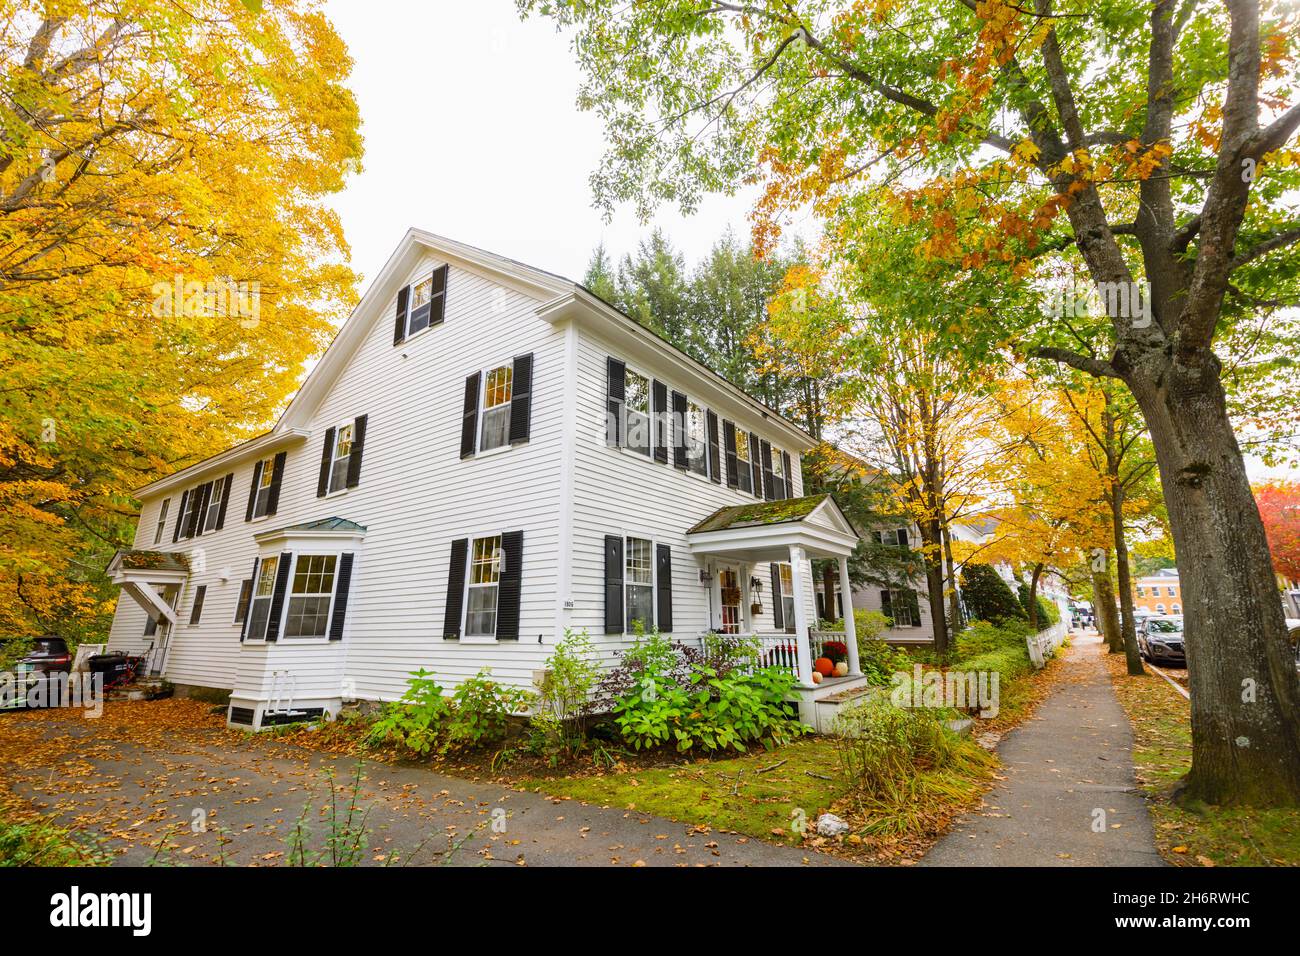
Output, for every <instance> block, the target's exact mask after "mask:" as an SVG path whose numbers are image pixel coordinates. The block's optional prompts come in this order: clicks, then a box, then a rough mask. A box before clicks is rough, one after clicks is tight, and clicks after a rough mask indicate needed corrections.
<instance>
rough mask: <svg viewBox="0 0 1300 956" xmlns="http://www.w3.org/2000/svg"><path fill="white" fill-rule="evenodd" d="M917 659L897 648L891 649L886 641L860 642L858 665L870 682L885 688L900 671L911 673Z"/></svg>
mask: <svg viewBox="0 0 1300 956" xmlns="http://www.w3.org/2000/svg"><path fill="white" fill-rule="evenodd" d="M915 663H916V661H915V659H914V658H913V657H912V656H911V655H910V654H908V653H907V651H904V650H901V649H900V648H897V647H890V646H889V645H888V644H886V643H885V642H884V641H863V640H861V639H859V640H858V665H859V666H860V667H861V668H862V674H863V676H865V677H866V678H867V680H868V682H870V683H872V684H875V685H877V686H881V687H883V686H885V685H887V684H888V683H889V682H890V681H891V680H892V679H893V676H894V674H896V673H898V672H899V671H910V670H911V669H912V665H913V664H915Z"/></svg>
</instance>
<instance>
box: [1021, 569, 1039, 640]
mask: <svg viewBox="0 0 1300 956" xmlns="http://www.w3.org/2000/svg"><path fill="white" fill-rule="evenodd" d="M1042 575H1043V565H1042V564H1035V565H1034V570H1033V571H1032V572H1031V573H1030V575H1029V601H1028V604H1029V606H1028V607H1027V608H1025V610H1026V611H1027V612H1028V613H1029V626H1030V627H1032V628H1033V629H1034V633H1038V631H1040V630H1042V627H1043V622H1042V621H1040V620H1039V619H1038V579H1039V578H1040V577H1042Z"/></svg>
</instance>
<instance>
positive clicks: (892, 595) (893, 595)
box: [882, 588, 921, 627]
mask: <svg viewBox="0 0 1300 956" xmlns="http://www.w3.org/2000/svg"><path fill="white" fill-rule="evenodd" d="M883 590H887V591H888V592H889V610H890V611H891V612H892V614H891V620H892V621H893V626H894V627H920V626H921V595H920V593H919V592H918V591H917V590H916V588H884V589H883ZM906 594H911V595H912V596H913V597H915V598H916V620H915V621H912V622H910V623H907V624H904V623H902V622H900V621H899V619H898V608H899V601H898V600H897V599H898V598H899V597H901V596H903V595H906ZM906 607H907V614H908V617H911V615H912V602H911V600H910V599H909V600H908V601H907V602H906ZM882 610H883V609H882Z"/></svg>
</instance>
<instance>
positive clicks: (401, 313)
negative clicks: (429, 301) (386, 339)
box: [393, 285, 411, 345]
mask: <svg viewBox="0 0 1300 956" xmlns="http://www.w3.org/2000/svg"><path fill="white" fill-rule="evenodd" d="M410 299H411V287H410V286H409V285H405V286H402V290H401V291H400V292H398V293H397V316H396V318H395V320H394V324H393V344H394V345H401V344H402V343H403V342H405V341H406V304H407V302H409V301H410Z"/></svg>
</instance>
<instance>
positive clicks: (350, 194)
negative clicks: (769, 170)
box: [325, 0, 749, 287]
mask: <svg viewBox="0 0 1300 956" xmlns="http://www.w3.org/2000/svg"><path fill="white" fill-rule="evenodd" d="M396 6H397V4H396V3H394V2H393V0H384V6H383V14H384V15H383V16H377V15H376V3H375V2H373V0H372V2H363V0H328V2H327V3H326V6H325V9H326V12H327V13H328V15H329V16H330V18H331V19H332V20H333V22H334V25H335V27H336V28H337V30H338V31H339V34H340V35H341V36H342V37H343V39H344V41H345V42H346V43H347V45H348V48H349V49H350V50H351V53H352V56H353V59H354V60H355V61H356V66H355V68H354V70H353V74H352V81H351V87H352V89H353V91H354V92H355V94H356V96H357V100H358V102H359V104H360V108H361V120H362V134H363V135H364V137H365V148H366V152H365V159H364V164H365V169H364V171H363V172H362V173H361V175H360V176H357V177H354V178H353V179H352V181H351V182H350V183H349V185H348V188H347V189H346V191H344V192H343V193H342V194H341V195H339V196H337V197H336V199H335V201H334V206H335V208H336V209H338V211H339V214H340V215H341V216H342V218H343V226H344V228H345V230H346V234H347V237H348V241H349V242H350V243H351V245H352V266H353V268H355V269H356V270H358V271H359V272H360V273H362V275H363V277H364V279H365V280H366V281H367V282H368V281H369V280H370V279H372V278H373V277H374V276H375V275H376V274H377V273H378V271H379V269H380V267H381V266H382V265H383V264H384V261H385V260H386V259H387V258H388V255H389V253H391V252H392V250H393V248H394V247H395V246H396V245H397V242H398V240H399V239H400V238H401V237H402V234H403V233H404V232H405V231H406V229H407V228H408V227H410V226H419V227H421V228H423V229H428V230H430V231H432V232H436V233H440V234H442V235H445V236H448V237H449V238H453V239H457V240H459V241H462V242H468V243H471V244H473V245H477V246H481V247H483V248H485V249H489V250H491V251H492V252H496V253H500V254H502V255H506V256H510V257H512V258H514V259H518V260H520V261H522V262H526V263H528V264H529V265H533V266H537V267H539V268H543V269H547V270H550V271H551V272H556V273H559V274H560V275H563V276H566V277H567V278H571V279H576V280H581V278H582V275H583V272H584V271H585V270H586V266H587V260H588V258H589V256H590V254H591V250H592V247H593V246H594V245H595V244H596V243H597V242H598V241H600V240H601V239H602V238H603V239H604V241H605V244H606V246H607V247H608V248H609V250H610V251H611V252H612V253H614V254H616V255H622V254H623V253H624V252H629V251H631V250H632V249H633V248H634V247H635V244H636V242H637V240H638V239H639V238H641V237H642V236H644V235H646V234H647V233H648V232H649V228H650V227H648V226H646V227H642V226H641V225H640V224H639V223H638V222H637V218H636V215H635V213H634V212H633V211H632V210H626V211H623V212H621V213H620V214H619V215H618V216H617V217H616V218H615V219H614V221H613V222H611V223H609V224H608V225H607V224H605V223H604V222H603V221H602V219H601V216H600V214H599V213H598V212H596V211H595V210H594V209H593V208H592V205H591V190H590V188H589V187H588V185H587V177H588V175H589V174H590V173H591V171H592V170H593V169H594V168H595V167H596V165H597V164H598V163H599V161H600V157H601V154H602V152H603V149H602V139H601V131H600V123H599V121H598V120H597V118H596V117H595V116H594V115H592V114H590V113H581V112H579V111H578V109H577V107H576V106H575V105H574V99H575V94H576V92H577V88H578V79H579V74H578V69H577V67H576V65H575V63H574V57H573V53H572V51H571V49H570V47H569V37H568V36H567V35H563V34H559V33H557V32H556V31H555V28H554V25H553V23H552V22H551V21H549V20H538V19H534V20H529V21H526V22H521V21H520V20H519V17H518V15H517V14H516V13H515V6H514V3H513V2H512V0H474V2H472V3H466V2H463V0H462V2H455V0H432V2H430V0H425V2H404V3H402V5H401V11H400V12H398V11H397V10H395V9H394V8H395V7H396ZM748 208H749V202H748V199H747V198H746V197H735V198H726V197H719V198H717V199H715V200H711V201H709V202H707V203H706V204H705V205H704V206H703V207H702V208H701V209H700V210H699V211H698V212H697V213H696V214H695V215H693V216H691V217H688V218H683V217H682V216H680V215H678V214H677V213H676V211H675V210H665V211H664V212H663V213H662V214H661V215H660V216H659V217H658V219H657V220H656V221H657V223H658V224H659V225H661V226H663V227H664V228H665V230H666V231H667V232H668V234H669V235H670V236H671V237H672V239H673V242H674V243H675V244H676V245H677V247H678V248H679V249H681V250H682V251H683V252H684V253H685V254H686V257H687V260H688V261H689V262H691V263H694V262H695V261H696V260H697V259H699V258H700V257H701V256H702V255H703V254H704V253H706V252H707V251H708V249H709V247H710V246H711V245H712V244H713V242H714V240H715V239H716V238H717V237H718V236H719V235H721V233H722V231H723V230H724V229H725V228H726V226H727V225H728V224H731V225H732V226H733V228H734V229H735V230H736V232H737V233H738V234H739V235H741V236H746V235H747V234H748V232H747V231H748V228H749V227H748V223H747V221H746V218H745V214H746V212H747V210H748ZM363 287H364V286H363Z"/></svg>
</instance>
